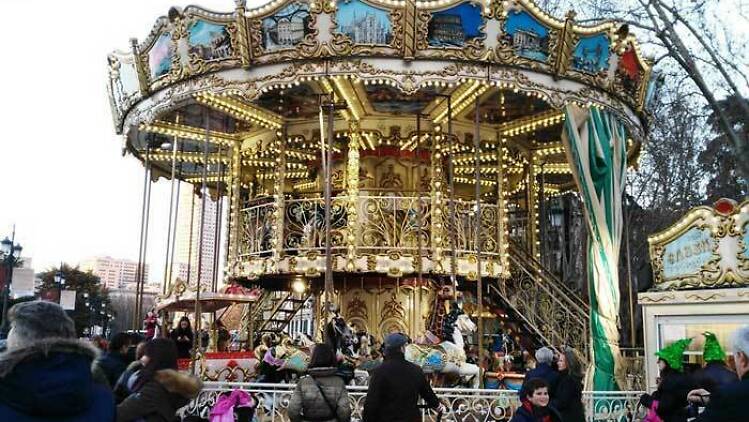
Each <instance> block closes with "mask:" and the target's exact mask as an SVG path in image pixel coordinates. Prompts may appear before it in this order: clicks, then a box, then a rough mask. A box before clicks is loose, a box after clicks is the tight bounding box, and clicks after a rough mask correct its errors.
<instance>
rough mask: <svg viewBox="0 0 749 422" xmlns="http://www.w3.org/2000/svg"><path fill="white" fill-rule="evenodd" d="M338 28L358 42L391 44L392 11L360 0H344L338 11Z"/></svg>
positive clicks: (339, 4) (340, 3)
mask: <svg viewBox="0 0 749 422" xmlns="http://www.w3.org/2000/svg"><path fill="white" fill-rule="evenodd" d="M336 22H337V23H338V28H337V29H336V30H337V31H338V32H340V33H341V34H345V35H346V36H348V37H349V38H351V41H353V42H355V43H357V44H384V45H389V44H390V42H391V41H392V39H393V28H392V25H391V23H390V12H388V11H385V10H382V9H378V8H376V7H374V6H370V5H368V4H366V3H364V2H362V1H360V0H343V1H341V2H339V3H338V10H337V11H336Z"/></svg>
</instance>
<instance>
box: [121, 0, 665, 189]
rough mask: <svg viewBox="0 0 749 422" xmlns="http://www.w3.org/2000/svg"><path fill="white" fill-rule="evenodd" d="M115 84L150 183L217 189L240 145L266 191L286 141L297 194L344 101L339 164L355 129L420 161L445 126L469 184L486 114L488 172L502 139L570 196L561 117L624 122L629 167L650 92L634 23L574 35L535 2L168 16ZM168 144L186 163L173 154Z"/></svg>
mask: <svg viewBox="0 0 749 422" xmlns="http://www.w3.org/2000/svg"><path fill="white" fill-rule="evenodd" d="M109 74H110V78H109V82H110V83H109V86H108V88H109V93H110V99H111V105H112V110H113V116H114V123H115V128H116V130H117V131H118V132H120V133H123V134H125V136H126V138H125V139H126V145H125V147H126V149H127V150H128V151H130V152H132V153H134V154H136V155H137V156H139V157H141V159H145V158H146V157H145V155H146V153H145V151H146V150H149V154H148V155H149V156H148V160H149V161H150V163H151V164H152V166H153V167H154V169H155V175H156V176H168V175H169V168H170V164H171V162H172V160H176V161H177V162H179V163H180V166H179V171H178V174H177V177H178V178H180V179H182V180H185V181H188V182H198V181H199V180H201V177H202V175H203V170H204V168H203V166H204V165H207V169H206V170H207V172H208V175H209V177H208V179H207V180H208V182H209V183H211V182H218V181H221V180H223V178H225V177H226V171H227V168H226V167H227V166H228V165H229V163H230V162H231V160H232V159H233V158H234V157H233V156H232V151H231V148H232V146H233V145H236V144H237V143H238V144H240V145H241V151H240V154H241V160H242V164H243V166H246V167H252V168H253V169H254V170H253V171H254V173H253V177H254V178H255V179H256V180H261V181H262V180H263V179H272V178H274V177H275V168H276V161H275V158H276V157H277V152H278V151H277V147H276V145H277V144H275V142H276V138H277V137H278V136H279V133H281V132H283V135H282V136H283V137H284V138H285V140H286V145H285V155H286V158H285V166H286V170H287V172H286V175H285V178H286V179H287V180H288V181H289V182H291V183H292V184H294V186H295V187H299V188H304V187H305V186H307V185H310V184H311V180H313V179H314V176H315V175H314V174H313V173H314V172H313V168H314V165H311V164H314V163H316V162H317V160H319V140H318V139H319V138H318V135H319V120H318V114H319V111H320V104H321V101H322V100H321V99H322V98H323V96H333V97H334V98H335V100H336V101H338V102H343V103H345V105H346V108H345V110H343V111H342V113H341V116H339V117H337V118H336V121H335V132H336V139H337V140H338V143H337V144H336V143H334V144H333V149H334V151H336V152H337V153H340V152H341V151H344V150H345V145H346V142H347V141H346V140H347V138H348V137H349V136H350V135H351V134H352V133H353V132H354V131H355V132H357V133H358V135H360V138H361V140H360V142H361V148H362V154H367V153H369V154H375V153H378V151H383V150H387V149H396V150H399V151H403V152H406V153H407V152H413V153H415V154H418V153H419V150H420V149H423V148H424V147H426V146H428V145H429V142H430V141H429V139H428V136H427V135H424V139H419V136H418V135H417V128H416V123H415V120H416V115H420V116H421V118H422V122H421V126H420V127H419V130H420V131H422V132H421V133H423V132H429V131H434V130H439V128H441V129H442V131H443V132H445V131H446V130H447V124H448V121H450V126H451V128H452V130H453V135H454V136H455V138H456V143H455V145H454V147H453V148H455V149H454V150H453V151H452V152H453V153H454V154H455V155H454V158H455V163H456V164H457V167H456V173H455V175H456V182H457V183H466V184H468V183H472V181H473V174H474V168H475V167H474V166H475V151H474V149H473V142H472V137H473V132H474V129H473V122H474V119H475V117H476V114H478V118H479V120H480V127H481V132H480V137H481V140H482V151H481V153H482V156H481V157H482V158H481V161H482V162H483V161H484V160H486V162H491V161H492V160H497V155H498V154H497V153H496V152H493V151H496V149H497V147H496V145H497V144H499V143H500V142H504V141H505V140H506V141H507V143H508V144H509V146H510V148H511V149H512V151H510V154H509V156H508V160H509V163H508V173H510V174H512V173H513V172H517V173H518V174H519V173H522V171H523V170H522V169H523V166H525V165H526V164H527V160H528V158H527V157H528V153H529V152H531V153H532V154H531V156H537V157H539V158H540V161H543V162H544V164H545V166H546V167H545V168H544V170H543V171H544V173H545V174H547V176H548V181H549V183H548V188H549V189H550V190H551V191H553V190H554V189H557V190H558V189H562V188H563V187H564V186H571V178H570V177H568V176H566V175H569V173H570V170H569V167H568V165H567V163H566V158H565V155H564V151H563V149H562V147H561V142H560V136H561V135H560V134H561V131H562V125H563V118H564V114H563V110H562V108H563V107H564V105H565V104H568V103H578V104H580V105H585V106H596V107H603V108H605V109H607V110H610V111H611V112H613V113H615V114H616V115H617V116H618V117H619V118H620V119H621V120H622V121H623V122H624V123H625V124H626V125H627V127H628V129H629V134H630V137H631V142H630V145H629V150H630V154H632V155H634V154H636V153H637V152H638V151H639V143H640V141H641V140H642V138H643V127H644V126H645V113H644V109H645V104H646V103H647V96H648V93H649V92H650V91H652V90H650V89H649V80H650V79H651V77H650V76H651V65H650V63H649V62H648V60H646V59H643V58H642V56H641V53H640V50H639V47H638V43H637V41H636V40H635V38H634V36H633V35H631V34H629V32H628V29H627V26H626V25H620V24H617V23H615V22H609V23H604V24H601V25H597V26H593V27H588V26H582V25H578V24H577V23H576V22H575V15H574V13H572V12H570V13H568V14H567V16H565V18H564V19H559V18H555V17H552V16H549V15H548V14H546V13H545V12H543V11H542V10H541V9H539V8H538V7H537V6H536V5H535V4H533V3H532V2H531V1H528V0H514V1H478V2H476V1H473V2H471V1H461V0H438V1H416V2H414V1H410V0H409V1H397V0H395V1H394V0H386V1H379V0H338V1H325V2H319V1H294V0H275V1H272V2H270V3H268V4H265V5H263V6H261V7H258V8H255V9H250V10H247V9H246V7H245V2H244V1H237V7H236V9H235V10H234V11H231V12H225V13H217V12H211V11H208V10H205V9H202V8H200V7H196V6H188V7H187V8H185V9H184V10H181V9H178V8H172V9H171V10H170V11H169V14H168V16H166V17H161V18H159V19H158V20H157V22H156V24H155V25H154V27H153V30H152V31H151V33H150V34H149V35H148V36H147V37H146V38H145V39H144V40H143V41H142V42H137V41H135V40H133V42H132V44H131V49H130V50H129V51H127V52H115V53H112V54H110V55H109ZM448 98H449V100H450V101H449V102H450V104H449V106H448V101H447V99H448ZM448 108H449V109H450V110H448ZM438 127H439V128H438ZM174 139H179V140H180V142H179V143H180V148H179V151H172V150H171V149H170V148H169V146H170V145H171V142H172V141H173V140H174ZM205 139H208V140H209V142H208V146H207V150H206V148H204V147H205V143H204V142H203V141H204V140H205ZM162 146H163V147H164V148H161V147H162ZM484 148H485V151H484ZM316 150H317V151H316ZM368 151H369V152H368ZM513 151H517V154H512V152H513ZM484 152H485V156H484V155H483V154H484ZM481 171H482V172H487V173H490V172H492V171H493V170H492V169H491V168H488V167H487V168H485V169H482V170H481ZM483 183H492V182H491V181H489V180H487V181H485V182H483ZM521 184H522V181H521V180H520V179H518V180H517V181H516V183H515V184H514V189H516V190H519V189H521V188H522V186H521Z"/></svg>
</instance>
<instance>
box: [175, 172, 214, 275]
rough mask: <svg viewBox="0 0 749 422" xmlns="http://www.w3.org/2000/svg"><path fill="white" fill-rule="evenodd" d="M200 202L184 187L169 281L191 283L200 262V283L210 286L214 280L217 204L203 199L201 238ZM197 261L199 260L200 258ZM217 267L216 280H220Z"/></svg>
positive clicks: (188, 188) (198, 198)
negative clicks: (203, 212)
mask: <svg viewBox="0 0 749 422" xmlns="http://www.w3.org/2000/svg"><path fill="white" fill-rule="evenodd" d="M201 202H202V199H201V198H200V197H198V196H197V195H195V194H194V192H193V190H192V189H190V186H189V185H183V186H182V188H181V189H180V195H179V212H178V216H177V225H176V239H175V244H174V265H173V270H172V271H173V272H172V277H171V278H172V281H174V280H176V279H177V278H179V279H181V280H184V281H189V282H190V283H194V282H195V281H196V280H197V279H198V261H201V263H200V267H201V268H200V282H201V284H208V285H210V283H211V281H212V280H213V278H214V267H215V264H216V257H217V256H218V255H217V253H216V252H217V248H218V245H217V233H218V231H217V228H218V229H219V230H220V224H221V220H218V226H217V214H218V202H216V201H214V200H213V199H210V198H206V202H205V216H204V217H205V218H204V219H203V225H204V227H203V236H202V240H201V236H200V223H201V215H202V204H201ZM199 258H200V259H199ZM220 273H221V269H220V268H219V274H217V276H218V280H219V281H220V280H221V274H220Z"/></svg>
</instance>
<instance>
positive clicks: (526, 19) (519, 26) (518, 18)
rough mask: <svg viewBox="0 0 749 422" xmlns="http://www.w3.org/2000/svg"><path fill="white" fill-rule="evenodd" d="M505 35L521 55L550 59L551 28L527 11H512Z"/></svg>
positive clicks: (542, 59) (543, 59)
mask: <svg viewBox="0 0 749 422" xmlns="http://www.w3.org/2000/svg"><path fill="white" fill-rule="evenodd" d="M505 36H506V37H507V40H508V41H509V43H510V45H512V47H513V48H514V49H515V51H516V52H517V54H518V55H519V56H522V57H525V58H528V59H532V60H538V61H542V62H545V61H547V60H548V59H549V29H548V28H547V27H545V26H543V25H542V24H541V22H539V21H538V20H537V19H536V18H534V17H533V16H531V14H530V13H528V12H526V11H511V12H510V14H509V15H508V16H507V22H506V23H505Z"/></svg>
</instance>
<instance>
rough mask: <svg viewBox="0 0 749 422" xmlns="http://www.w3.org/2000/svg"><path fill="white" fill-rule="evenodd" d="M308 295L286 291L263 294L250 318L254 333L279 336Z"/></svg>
mask: <svg viewBox="0 0 749 422" xmlns="http://www.w3.org/2000/svg"><path fill="white" fill-rule="evenodd" d="M310 295H311V294H310V293H301V294H299V293H293V292H286V291H270V292H267V293H265V295H263V298H262V299H261V301H260V303H259V304H258V306H257V307H255V309H254V311H253V313H252V315H251V316H250V317H251V318H252V319H253V320H254V322H255V333H257V334H258V335H260V336H262V335H263V334H265V333H275V334H280V333H281V332H282V331H283V330H284V329H285V328H286V327H287V326H288V325H289V323H290V322H291V320H292V319H293V318H294V316H295V315H296V314H297V313H298V312H299V311H300V310H301V309H302V307H303V306H304V304H305V303H306V302H307V300H308V299H309V298H310Z"/></svg>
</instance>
